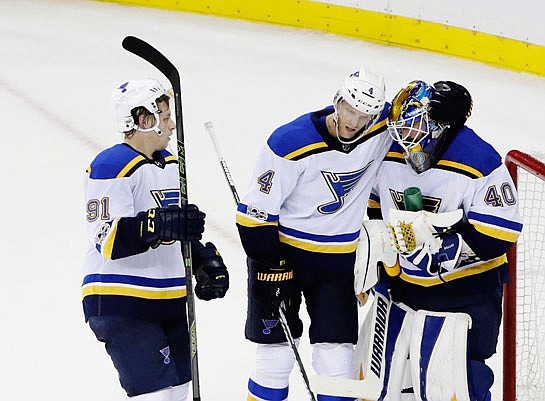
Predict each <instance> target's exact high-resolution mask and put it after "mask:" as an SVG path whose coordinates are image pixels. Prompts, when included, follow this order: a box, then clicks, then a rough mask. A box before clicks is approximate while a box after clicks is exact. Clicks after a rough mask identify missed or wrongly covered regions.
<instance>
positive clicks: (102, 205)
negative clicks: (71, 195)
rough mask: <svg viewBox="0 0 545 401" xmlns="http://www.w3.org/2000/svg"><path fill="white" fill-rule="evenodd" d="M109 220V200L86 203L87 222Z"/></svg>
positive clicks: (103, 199)
mask: <svg viewBox="0 0 545 401" xmlns="http://www.w3.org/2000/svg"><path fill="white" fill-rule="evenodd" d="M99 218H100V219H101V220H110V198H108V197H104V198H102V199H100V200H98V199H91V200H89V202H87V221H88V222H89V223H92V222H93V221H96V220H98V219H99Z"/></svg>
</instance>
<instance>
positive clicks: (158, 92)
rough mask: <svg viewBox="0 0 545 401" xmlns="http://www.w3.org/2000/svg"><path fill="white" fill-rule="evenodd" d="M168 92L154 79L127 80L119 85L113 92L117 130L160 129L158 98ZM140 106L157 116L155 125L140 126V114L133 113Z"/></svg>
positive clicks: (145, 130)
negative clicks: (146, 127) (149, 126)
mask: <svg viewBox="0 0 545 401" xmlns="http://www.w3.org/2000/svg"><path fill="white" fill-rule="evenodd" d="M163 95H167V92H166V91H165V89H164V88H163V86H162V85H161V84H160V83H159V82H157V81H156V80H154V79H144V80H134V81H127V82H125V83H123V84H121V85H119V86H118V87H117V88H116V89H115V90H114V92H113V94H112V97H113V108H114V116H115V121H116V126H117V130H118V131H119V132H128V131H131V130H133V129H138V130H139V131H143V132H151V131H157V133H158V134H159V135H161V131H160V130H159V113H160V111H159V108H158V107H157V99H158V98H159V97H161V96H163ZM138 107H144V108H145V109H146V110H147V111H149V112H150V113H152V114H153V115H154V116H155V125H154V126H153V127H151V128H148V129H144V128H141V127H139V126H138V116H137V115H133V110H134V109H136V108H138Z"/></svg>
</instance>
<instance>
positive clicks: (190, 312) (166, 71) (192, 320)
mask: <svg viewBox="0 0 545 401" xmlns="http://www.w3.org/2000/svg"><path fill="white" fill-rule="evenodd" d="M122 46H123V48H124V49H125V50H127V51H129V52H131V53H133V54H135V55H137V56H138V57H141V58H143V59H144V60H146V61H147V62H148V63H150V64H152V65H153V66H154V67H155V68H157V69H158V70H159V71H161V73H162V74H163V75H164V76H165V77H166V78H167V79H168V80H169V82H170V84H171V85H172V91H173V92H174V106H175V113H176V118H175V122H176V139H177V141H176V142H177V150H178V174H179V178H180V202H181V204H182V205H186V204H187V203H188V199H187V176H186V168H185V142H184V124H183V117H182V90H181V83H180V74H179V73H178V70H177V69H176V67H175V66H174V65H173V64H172V63H171V62H170V61H169V60H168V59H167V58H166V57H165V56H164V55H163V54H161V53H160V52H159V51H158V50H157V49H155V48H154V47H153V46H151V45H150V44H148V43H146V42H144V41H143V40H142V39H138V38H136V37H134V36H127V37H126V38H125V39H123V42H122ZM182 254H183V258H184V266H185V277H186V292H187V320H188V325H189V336H190V339H189V347H190V358H191V379H192V388H193V400H194V401H199V400H200V399H201V392H200V387H199V363H198V362H199V361H198V359H197V322H196V316H195V296H194V295H193V268H192V258H191V246H190V243H189V241H184V242H182Z"/></svg>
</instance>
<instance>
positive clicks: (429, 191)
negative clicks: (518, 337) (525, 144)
mask: <svg viewBox="0 0 545 401" xmlns="http://www.w3.org/2000/svg"><path fill="white" fill-rule="evenodd" d="M471 109H472V99H471V96H470V94H469V92H468V91H467V90H466V89H465V88H464V87H462V86H461V85H459V84H456V83H454V82H451V81H440V82H437V83H435V84H434V85H433V86H431V85H428V84H427V83H425V82H422V81H413V82H411V83H410V84H408V85H407V86H406V87H405V88H403V89H402V90H401V91H400V92H399V93H398V95H397V96H396V98H395V99H394V100H393V102H392V107H391V110H390V113H389V116H388V130H389V132H390V134H391V136H392V137H393V139H394V143H393V145H392V147H391V148H390V150H389V152H388V154H387V155H386V158H385V161H384V162H383V164H382V167H381V169H380V171H379V173H378V176H377V185H376V187H375V188H374V189H373V192H372V195H371V198H370V202H369V208H368V214H369V216H370V217H371V218H382V217H384V218H385V219H387V221H386V223H387V226H388V229H387V228H386V225H385V224H384V223H382V222H379V221H368V222H364V227H366V230H362V233H363V232H364V231H367V232H368V233H373V232H374V233H376V234H371V235H370V240H371V244H373V242H374V244H375V245H371V254H372V252H373V249H374V250H375V251H376V250H377V249H379V248H380V249H381V250H386V253H385V254H383V255H382V256H377V257H376V258H373V257H371V260H369V259H367V257H366V255H368V253H367V252H368V251H369V249H368V248H367V246H366V245H365V241H364V242H363V244H362V245H361V246H362V247H363V248H365V249H362V252H360V249H358V260H357V264H356V269H357V271H359V272H364V271H366V267H367V264H369V266H368V267H369V269H373V268H374V267H375V266H376V260H377V259H381V260H382V262H383V263H384V269H383V271H382V274H381V275H380V276H381V282H380V283H379V284H378V285H377V288H376V293H375V295H376V296H375V304H374V310H373V313H370V314H369V315H368V319H367V321H366V322H365V323H364V325H363V327H362V338H361V339H360V343H361V344H362V347H361V348H359V351H360V352H358V354H359V356H360V357H361V359H363V364H362V368H363V369H364V370H363V371H362V373H363V375H362V376H364V377H366V376H369V377H371V376H373V375H375V374H377V375H380V378H381V380H382V384H383V387H382V392H381V394H380V398H379V399H380V400H418V401H421V400H428V401H450V400H457V401H469V400H472V401H485V400H488V401H489V400H490V399H491V395H490V391H489V390H490V387H491V385H492V382H493V378H494V376H493V373H492V370H491V369H490V368H489V367H488V366H487V365H486V364H485V360H486V359H488V358H490V357H491V356H492V355H493V354H494V353H495V352H496V344H497V340H498V334H499V327H500V322H501V317H502V308H501V307H502V295H503V284H504V283H506V282H507V279H508V274H507V267H508V266H507V259H506V255H505V254H506V252H507V251H508V249H509V248H510V247H511V246H512V245H513V243H514V242H515V241H516V240H517V238H518V236H519V234H520V232H521V230H522V223H521V217H520V215H519V210H518V202H517V193H516V190H515V186H514V184H513V182H512V180H511V177H510V176H509V173H508V171H507V169H506V167H505V166H504V164H503V163H502V160H501V157H500V155H499V154H498V153H497V152H496V150H494V148H493V147H492V146H491V145H489V144H488V143H487V142H485V141H484V140H483V139H481V138H480V137H479V136H477V134H476V133H475V132H474V131H473V130H471V129H470V128H468V127H467V126H465V122H466V119H467V118H468V117H469V115H470V114H471ZM408 187H411V188H419V189H420V191H421V193H422V195H423V197H422V199H423V200H422V205H421V206H420V208H422V207H423V211H410V210H407V205H408V204H409V199H408V197H409V194H408V193H404V192H405V189H406V188H408ZM413 210H414V209H413ZM380 226H382V229H381V228H380ZM377 227H378V228H377ZM388 231H389V232H388ZM389 237H390V238H391V239H392V240H393V242H392V247H393V250H394V251H392V249H390V251H388V247H384V244H385V243H386V242H389V239H388V238H389ZM396 260H397V263H396ZM367 277H368V276H367ZM360 282H362V281H360ZM367 286H368V285H367ZM360 289H365V288H360ZM384 333H386V334H384ZM366 337H367V339H366ZM369 337H370V340H369V339H368V338H369ZM367 341H369V342H368V343H367V345H365V344H366V342H367ZM365 369H367V374H366V373H364V371H365Z"/></svg>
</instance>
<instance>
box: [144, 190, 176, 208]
mask: <svg viewBox="0 0 545 401" xmlns="http://www.w3.org/2000/svg"><path fill="white" fill-rule="evenodd" d="M150 192H151V196H153V199H154V200H155V202H156V203H157V206H159V207H169V206H170V205H177V204H178V202H179V201H180V190H179V189H155V190H153V191H150Z"/></svg>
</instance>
